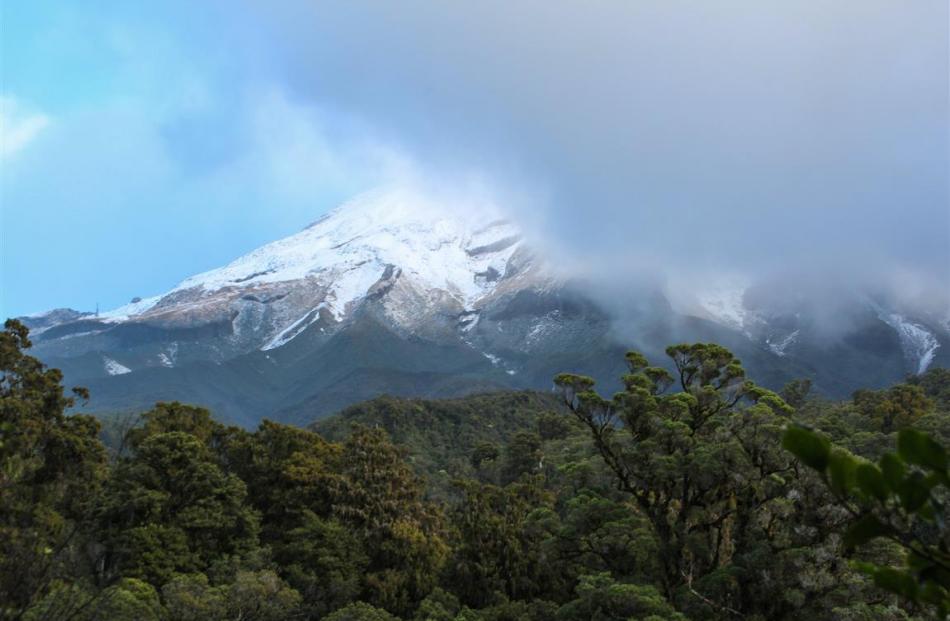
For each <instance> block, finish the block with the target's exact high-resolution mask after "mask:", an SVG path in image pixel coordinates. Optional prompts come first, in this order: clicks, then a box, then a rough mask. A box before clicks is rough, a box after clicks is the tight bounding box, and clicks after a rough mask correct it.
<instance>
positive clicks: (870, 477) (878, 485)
mask: <svg viewBox="0 0 950 621" xmlns="http://www.w3.org/2000/svg"><path fill="white" fill-rule="evenodd" d="M855 479H856V480H857V483H858V488H859V489H860V490H861V491H862V492H864V493H865V494H866V495H868V496H869V497H871V498H877V499H878V500H880V501H881V502H884V501H885V500H886V499H887V485H886V484H885V483H884V475H883V474H881V471H880V470H879V469H878V467H877V466H875V465H874V464H868V463H863V464H861V465H860V466H858V469H857V471H856V472H855Z"/></svg>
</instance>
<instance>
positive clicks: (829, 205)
mask: <svg viewBox="0 0 950 621" xmlns="http://www.w3.org/2000/svg"><path fill="white" fill-rule="evenodd" d="M260 17H261V20H262V22H263V23H265V24H267V25H269V27H270V29H271V30H270V31H269V32H270V33H271V35H272V36H274V37H275V40H277V41H279V44H278V45H279V47H280V48H281V49H282V50H283V55H282V56H281V58H282V62H286V63H288V65H289V66H290V67H291V68H292V69H291V71H290V72H289V75H290V76H291V77H290V79H289V84H290V85H291V86H292V88H293V89H294V90H293V92H294V93H295V95H296V96H298V97H301V98H303V99H306V100H311V101H319V102H323V103H331V104H334V105H337V106H339V107H341V108H343V109H346V110H347V111H349V112H351V113H353V114H357V115H360V116H362V117H364V118H367V119H371V120H372V122H373V123H374V124H375V125H376V126H377V127H379V128H382V130H383V131H385V132H386V135H387V136H394V137H396V139H398V142H399V143H400V144H402V145H404V146H406V149H407V150H408V151H409V152H410V153H412V154H413V157H415V158H417V159H418V160H419V161H421V162H422V166H423V168H424V169H425V170H434V171H436V172H435V173H434V174H436V175H438V171H439V170H440V166H441V167H442V168H446V167H448V168H451V167H452V166H453V165H454V166H458V167H462V168H466V167H475V168H477V169H480V170H482V171H486V172H487V174H488V176H489V178H490V180H491V181H492V182H493V183H495V184H496V185H497V187H498V188H499V191H504V190H505V189H513V190H514V191H520V192H521V196H519V198H520V199H523V202H522V204H519V205H517V206H518V207H520V208H521V210H522V211H523V212H524V213H523V215H524V216H526V217H528V218H533V219H534V220H535V222H536V223H538V224H540V225H542V226H543V228H544V230H545V231H546V232H547V233H548V234H549V235H550V236H551V241H552V244H553V245H555V246H556V247H557V248H558V249H560V250H562V251H563V253H564V256H565V257H566V258H568V259H569V260H571V261H581V262H584V263H588V264H593V265H594V266H596V270H607V269H609V270H610V271H612V272H616V271H618V269H619V270H620V271H621V272H623V271H624V270H625V269H629V270H631V271H633V272H649V271H652V270H658V271H661V272H667V273H668V274H669V275H670V276H671V277H673V278H674V279H675V280H676V281H681V282H682V283H683V284H684V285H687V284H688V281H689V280H690V279H691V278H694V277H695V276H696V275H697V274H702V275H703V276H704V277H705V276H707V275H711V274H712V273H715V272H722V271H726V272H737V273H739V274H741V275H743V276H746V277H750V276H751V277H758V276H762V275H768V276H773V275H774V276H781V277H787V275H788V274H795V275H796V280H801V281H802V284H808V283H809V281H813V280H814V279H815V277H818V276H820V277H821V278H824V277H827V276H829V274H830V275H834V276H836V277H839V278H843V279H847V280H852V281H853V280H856V279H860V280H862V281H868V282H869V283H871V284H875V285H880V284H881V283H882V281H884V283H886V284H885V287H884V288H885V289H886V290H887V292H888V293H894V292H895V289H896V290H898V291H899V292H900V293H901V294H904V293H907V294H911V293H912V290H913V289H915V288H924V289H930V290H933V289H934V288H936V289H937V290H938V291H939V292H940V294H941V296H943V298H942V300H941V303H943V304H944V305H946V297H945V295H946V292H947V290H948V282H950V198H948V152H950V149H948V131H950V125H948V109H950V105H948V92H950V91H948V77H947V76H948V75H950V71H948V55H947V49H948V40H947V37H948V34H947V29H946V24H947V19H948V8H947V6H946V4H945V3H939V2H923V3H916V4H914V5H913V6H909V5H907V4H904V3H898V2H890V1H877V0H875V1H872V2H850V1H849V2H840V3H834V4H832V5H822V4H816V3H785V4H782V5H779V6H775V5H771V4H769V5H765V4H758V5H753V6H750V5H749V3H745V2H724V3H715V4H712V5H703V6H696V5H695V4H694V3H683V2H669V3H662V4H660V3H595V5H593V6H591V5H581V4H575V3H557V4H552V3H546V2H527V3H518V4H517V5H515V6H511V5H510V4H506V3H495V2H487V3H480V4H479V6H478V7H465V8H464V9H463V8H462V7H459V6H453V5H440V6H439V7H432V6H431V5H429V4H428V3H407V4H400V5H399V6H398V7H395V6H394V7H390V8H389V10H383V11H379V10H378V7H377V6H376V5H375V4H373V3H359V2H357V3H351V4H348V5H347V9H345V10H342V11H339V10H336V7H334V8H333V9H332V10H331V9H329V8H327V7H325V6H322V5H314V4H312V3H305V2H301V3H296V4H294V5H293V8H287V9H286V10H285V11H278V12H276V13H275V12H273V11H270V10H268V11H266V12H261V15H260ZM514 202H516V203H518V202H519V201H514ZM596 270H595V271H596ZM908 278H910V279H911V281H912V282H908ZM808 288H809V289H813V290H814V289H820V288H821V287H820V286H819V287H815V286H814V285H811V286H809V287H808ZM833 288H834V287H831V289H833ZM903 289H908V291H903Z"/></svg>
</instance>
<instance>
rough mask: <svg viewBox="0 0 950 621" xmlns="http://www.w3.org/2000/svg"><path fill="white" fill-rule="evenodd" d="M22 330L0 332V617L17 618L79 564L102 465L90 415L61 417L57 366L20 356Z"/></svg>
mask: <svg viewBox="0 0 950 621" xmlns="http://www.w3.org/2000/svg"><path fill="white" fill-rule="evenodd" d="M30 347H31V343H30V340H29V331H28V330H27V329H26V327H25V326H24V325H23V324H22V323H20V322H18V321H16V320H12V319H11V320H7V322H6V323H5V324H4V330H3V331H2V332H0V618H3V617H17V616H18V615H20V614H21V613H22V612H23V611H24V610H25V609H26V608H28V607H30V605H31V604H32V603H35V602H37V601H39V600H40V599H41V598H42V597H43V596H44V595H45V594H46V593H47V592H48V591H49V589H50V586H51V584H52V583H53V581H54V580H56V579H67V580H68V579H69V578H70V576H72V575H76V574H81V573H83V572H84V571H85V570H84V569H83V568H81V567H78V566H76V563H80V564H82V562H83V558H82V555H81V554H77V551H78V550H81V549H82V546H81V544H82V542H83V539H84V537H85V535H86V534H87V530H88V529H87V527H88V525H89V517H90V514H91V503H92V500H93V499H94V498H95V496H96V493H97V490H98V488H99V486H100V484H101V482H102V480H103V478H104V476H105V472H106V453H105V449H104V447H103V446H102V444H101V443H100V442H99V440H98V434H99V425H98V423H97V422H96V421H95V419H93V418H92V417H88V416H78V415H77V416H67V414H66V412H67V410H68V409H69V408H71V407H73V406H74V405H75V404H76V400H75V399H76V397H79V398H86V397H88V393H87V392H86V391H85V390H84V389H81V388H77V389H74V390H73V394H74V396H67V395H66V394H65V392H64V390H63V387H62V379H63V376H62V373H60V371H59V370H57V369H47V368H46V367H45V366H44V365H43V364H42V363H41V362H40V361H39V360H37V359H36V358H33V357H32V356H29V355H27V354H26V353H24V352H25V350H27V349H29V348H30Z"/></svg>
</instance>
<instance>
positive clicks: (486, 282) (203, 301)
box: [100, 188, 522, 346]
mask: <svg viewBox="0 0 950 621" xmlns="http://www.w3.org/2000/svg"><path fill="white" fill-rule="evenodd" d="M521 244H522V242H521V234H520V231H519V230H518V229H517V227H515V226H514V225H513V224H512V223H511V222H510V221H509V220H507V219H506V218H505V217H504V214H503V213H502V212H501V211H500V210H499V209H498V207H497V206H496V205H494V204H493V203H491V202H489V201H468V202H459V201H455V200H453V201H445V200H440V199H438V198H433V197H432V196H429V195H425V194H423V193H420V192H416V191H413V190H410V189H406V188H396V189H385V190H377V191H373V192H369V193H366V194H363V195H360V196H358V197H356V198H354V199H353V200H351V201H349V202H347V203H345V204H343V205H341V206H340V207H338V208H337V209H335V210H333V211H331V212H330V213H328V214H326V215H324V216H323V217H321V218H320V219H319V220H317V221H316V222H314V223H313V224H311V225H310V226H308V227H306V228H305V229H303V230H302V231H300V232H298V233H296V234H294V235H291V236H289V237H286V238H284V239H281V240H278V241H275V242H272V243H270V244H267V245H265V246H262V247H260V248H258V249H256V250H254V251H252V252H250V253H248V254H246V255H244V256H243V257H240V258H238V259H236V260H235V261H233V262H231V263H230V264H228V265H226V266H224V267H221V268H218V269H214V270H211V271H208V272H204V273H202V274H198V275H196V276H193V277H191V278H188V279H186V280H184V281H183V282H181V284H179V285H178V286H177V287H175V288H174V289H173V290H172V291H170V292H168V293H166V294H164V295H159V296H155V297H151V298H147V299H144V300H138V299H136V300H135V301H134V302H132V303H130V304H127V305H125V306H122V307H120V308H117V309H115V310H113V311H110V312H107V313H103V314H102V315H101V317H100V318H101V319H104V320H107V321H113V322H122V321H126V320H128V319H135V318H137V317H159V316H161V318H162V319H163V320H172V321H174V317H176V316H178V317H181V318H183V319H182V321H193V320H194V321H200V317H208V316H211V314H213V313H219V312H220V311H221V309H222V308H225V307H228V308H232V309H233V308H235V307H234V302H233V300H235V299H236V298H238V297H242V296H243V297H244V298H246V297H248V296H251V297H252V298H254V299H256V298H257V297H260V296H261V292H266V291H267V290H272V291H276V290H278V289H280V290H281V294H280V297H285V296H286V295H287V290H288V289H291V290H295V291H312V292H313V293H312V294H310V293H307V294H300V295H297V296H291V297H292V298H294V299H293V300H290V299H288V300H286V301H285V302H286V303H283V302H282V303H281V305H280V308H279V309H277V310H274V312H272V313H271V315H273V321H274V322H275V324H274V325H275V327H274V328H273V329H272V330H269V332H270V338H272V339H274V342H275V343H282V342H284V341H285V340H288V339H289V338H292V336H293V335H296V334H297V333H298V332H299V331H300V330H302V329H303V328H306V326H307V325H309V324H311V323H313V322H316V321H318V320H319V318H320V317H321V315H322V313H321V311H322V312H325V313H329V314H330V316H332V317H334V318H335V319H336V320H337V321H340V320H342V319H343V317H344V316H346V314H347V313H348V312H349V310H350V309H351V308H352V306H353V304H354V303H356V302H358V301H359V300H361V299H362V298H364V297H365V296H367V294H368V293H369V292H370V291H371V290H373V288H374V285H377V283H381V282H383V281H387V280H392V279H394V278H396V277H399V278H401V279H403V280H404V281H405V282H407V283H409V285H407V286H411V287H412V288H413V290H415V291H418V292H420V293H421V294H422V295H423V296H425V295H429V294H430V293H432V292H438V294H437V295H439V296H448V299H453V300H455V302H456V303H457V304H458V305H460V306H461V307H462V308H464V309H471V308H473V307H474V306H475V305H476V303H477V302H478V300H480V299H482V298H484V297H485V296H487V295H488V294H490V293H491V292H492V291H493V290H494V288H495V287H496V285H497V283H498V282H499V281H500V280H501V279H503V278H504V276H505V274H506V271H507V269H508V266H509V260H510V259H511V257H512V255H513V254H514V253H515V251H516V250H517V249H518V248H519V247H520V246H521ZM263 297H265V298H267V299H277V298H276V297H274V296H267V295H264V296H263ZM275 308H277V307H275ZM214 309H216V310H214ZM219 316H220V315H219ZM288 330H289V331H290V333H292V334H291V335H290V336H288ZM275 346H276V345H275Z"/></svg>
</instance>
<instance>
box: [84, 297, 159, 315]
mask: <svg viewBox="0 0 950 621" xmlns="http://www.w3.org/2000/svg"><path fill="white" fill-rule="evenodd" d="M162 297H163V296H160V295H156V296H152V297H150V298H145V299H144V300H139V301H138V302H129V303H128V304H126V305H124V306H120V307H119V308H115V309H112V310H111V311H106V312H105V313H99V319H102V320H105V321H126V320H127V319H129V318H130V317H135V316H136V315H141V314H142V313H144V312H146V311H148V310H151V308H152V307H153V306H155V305H156V304H158V301H159V300H161V299H162Z"/></svg>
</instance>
